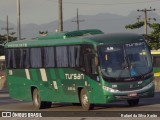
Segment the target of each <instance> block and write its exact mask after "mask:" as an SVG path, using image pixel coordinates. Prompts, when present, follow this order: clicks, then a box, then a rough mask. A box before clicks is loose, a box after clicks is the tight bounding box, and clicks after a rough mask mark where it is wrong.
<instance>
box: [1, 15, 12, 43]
mask: <svg viewBox="0 0 160 120" xmlns="http://www.w3.org/2000/svg"><path fill="white" fill-rule="evenodd" d="M2 30H6V33H7V42H8V41H9V30H13V28H9V23H8V16H7V17H6V27H5V28H2Z"/></svg>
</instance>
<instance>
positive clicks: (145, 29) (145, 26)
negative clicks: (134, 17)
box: [137, 7, 156, 35]
mask: <svg viewBox="0 0 160 120" xmlns="http://www.w3.org/2000/svg"><path fill="white" fill-rule="evenodd" d="M155 10H156V9H152V8H151V7H150V9H146V8H145V9H142V10H139V9H138V10H137V11H138V12H144V15H145V18H144V32H145V34H146V35H147V32H148V31H147V19H148V18H147V12H149V11H155Z"/></svg>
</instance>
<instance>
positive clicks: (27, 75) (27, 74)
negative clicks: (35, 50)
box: [25, 69, 31, 80]
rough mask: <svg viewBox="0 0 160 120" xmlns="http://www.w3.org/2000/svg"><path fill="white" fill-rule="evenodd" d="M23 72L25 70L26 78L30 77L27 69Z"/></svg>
mask: <svg viewBox="0 0 160 120" xmlns="http://www.w3.org/2000/svg"><path fill="white" fill-rule="evenodd" d="M25 72H26V77H27V79H29V80H30V79H31V77H30V74H29V70H28V69H25Z"/></svg>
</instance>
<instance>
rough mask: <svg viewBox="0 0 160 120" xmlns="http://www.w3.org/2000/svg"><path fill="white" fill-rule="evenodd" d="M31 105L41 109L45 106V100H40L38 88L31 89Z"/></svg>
mask: <svg viewBox="0 0 160 120" xmlns="http://www.w3.org/2000/svg"><path fill="white" fill-rule="evenodd" d="M33 105H34V107H35V108H36V109H43V108H44V107H45V105H46V104H45V102H43V101H41V98H40V94H39V91H38V89H36V88H35V89H34V91H33Z"/></svg>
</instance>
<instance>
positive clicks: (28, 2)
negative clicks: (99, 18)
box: [0, 0, 160, 24]
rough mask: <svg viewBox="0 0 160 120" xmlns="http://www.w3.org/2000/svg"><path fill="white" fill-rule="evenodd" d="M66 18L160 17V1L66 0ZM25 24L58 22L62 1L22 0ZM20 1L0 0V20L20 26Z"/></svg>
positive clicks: (64, 10)
mask: <svg viewBox="0 0 160 120" xmlns="http://www.w3.org/2000/svg"><path fill="white" fill-rule="evenodd" d="M62 1H63V19H64V20H67V19H71V18H73V17H75V16H76V9H77V8H78V9H79V15H96V14H100V13H114V14H117V15H123V16H127V15H128V14H129V13H130V12H131V11H137V9H144V8H147V9H149V8H150V7H152V8H155V9H156V11H155V12H156V13H157V14H159V15H160V0H62ZM20 5H21V24H29V23H34V24H45V23H48V22H52V21H55V20H58V0H20ZM16 6H17V0H0V20H3V21H5V20H6V16H8V17H9V22H11V23H14V24H17V7H16Z"/></svg>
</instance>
